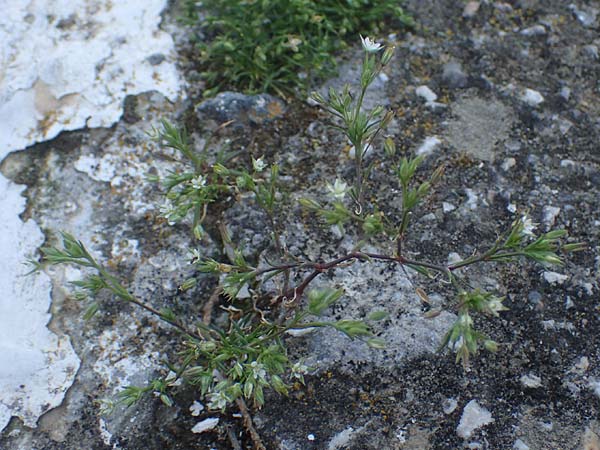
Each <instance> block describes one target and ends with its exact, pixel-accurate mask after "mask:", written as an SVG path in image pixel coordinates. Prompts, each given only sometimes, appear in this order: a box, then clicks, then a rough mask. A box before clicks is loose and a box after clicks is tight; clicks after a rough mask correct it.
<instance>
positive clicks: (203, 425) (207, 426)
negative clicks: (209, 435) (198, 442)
mask: <svg viewBox="0 0 600 450" xmlns="http://www.w3.org/2000/svg"><path fill="white" fill-rule="evenodd" d="M218 423H219V418H218V417H209V418H208V419H204V420H203V421H201V422H198V423H197V424H196V425H194V428H192V433H197V434H198V433H204V432H205V431H210V430H212V429H213V428H214V427H216V426H217V424H218Z"/></svg>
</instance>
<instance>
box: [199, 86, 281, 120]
mask: <svg viewBox="0 0 600 450" xmlns="http://www.w3.org/2000/svg"><path fill="white" fill-rule="evenodd" d="M285 109H286V107H285V103H284V102H283V101H282V100H280V99H278V98H276V97H273V96H272V95H269V94H258V95H245V94H240V93H238V92H221V93H220V94H217V95H216V96H215V97H214V98H211V99H208V100H205V101H203V102H202V103H200V104H199V105H198V106H197V107H196V114H197V115H198V118H199V119H200V120H201V121H202V120H206V119H211V120H214V121H215V122H217V124H222V123H225V122H229V121H230V120H233V121H234V123H233V126H238V125H243V124H253V125H262V124H265V123H268V122H270V121H272V120H274V119H278V118H281V117H282V116H283V114H284V113H285Z"/></svg>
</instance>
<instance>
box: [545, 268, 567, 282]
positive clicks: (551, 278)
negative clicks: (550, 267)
mask: <svg viewBox="0 0 600 450" xmlns="http://www.w3.org/2000/svg"><path fill="white" fill-rule="evenodd" d="M543 276H544V280H546V281H547V282H548V283H550V284H563V283H564V282H565V281H567V279H568V278H569V276H568V275H563V274H560V273H556V272H549V271H546V272H544V273H543Z"/></svg>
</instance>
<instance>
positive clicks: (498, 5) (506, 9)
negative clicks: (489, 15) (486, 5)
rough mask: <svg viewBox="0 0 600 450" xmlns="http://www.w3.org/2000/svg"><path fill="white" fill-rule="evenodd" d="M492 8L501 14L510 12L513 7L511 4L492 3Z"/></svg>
mask: <svg viewBox="0 0 600 450" xmlns="http://www.w3.org/2000/svg"><path fill="white" fill-rule="evenodd" d="M494 8H496V9H497V10H498V11H502V12H511V11H512V10H513V7H512V5H511V4H509V3H501V2H496V3H494Z"/></svg>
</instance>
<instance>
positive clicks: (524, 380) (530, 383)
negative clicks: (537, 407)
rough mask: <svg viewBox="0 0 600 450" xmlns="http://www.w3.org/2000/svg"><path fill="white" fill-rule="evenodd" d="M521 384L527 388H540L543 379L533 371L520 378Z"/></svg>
mask: <svg viewBox="0 0 600 450" xmlns="http://www.w3.org/2000/svg"><path fill="white" fill-rule="evenodd" d="M519 380H520V381H521V384H522V385H523V386H525V387H527V388H532V389H535V388H539V387H540V386H541V385H542V379H541V378H540V377H538V376H537V375H534V374H532V373H530V374H528V375H523V376H522V377H521V378H520V379H519Z"/></svg>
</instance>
